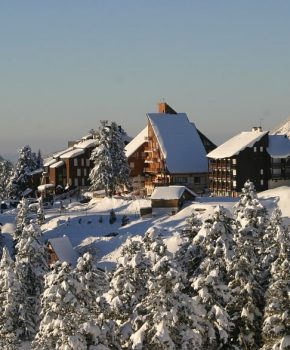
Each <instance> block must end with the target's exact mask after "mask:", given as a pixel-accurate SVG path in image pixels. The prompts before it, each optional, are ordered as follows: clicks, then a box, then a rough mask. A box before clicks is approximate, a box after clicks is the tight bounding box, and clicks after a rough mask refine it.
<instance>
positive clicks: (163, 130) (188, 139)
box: [144, 103, 215, 194]
mask: <svg viewBox="0 0 290 350" xmlns="http://www.w3.org/2000/svg"><path fill="white" fill-rule="evenodd" d="M147 117H148V138H147V145H146V147H145V154H146V158H145V169H144V173H145V178H146V180H145V187H146V189H147V193H148V194H150V193H152V191H153V189H154V187H156V186H167V185H182V186H187V187H188V188H190V189H192V190H194V191H195V192H197V193H202V192H204V191H205V189H207V187H208V162H207V158H206V153H207V151H208V150H212V149H214V148H215V145H214V144H213V143H212V142H211V141H210V140H209V139H208V138H206V137H205V136H204V135H203V134H202V133H200V132H199V131H198V129H197V128H196V126H195V124H194V123H192V122H190V121H189V120H188V117H187V115H186V114H185V113H177V112H175V111H174V110H173V109H172V108H171V107H170V106H168V105H167V104H166V103H160V104H159V113H148V114H147Z"/></svg>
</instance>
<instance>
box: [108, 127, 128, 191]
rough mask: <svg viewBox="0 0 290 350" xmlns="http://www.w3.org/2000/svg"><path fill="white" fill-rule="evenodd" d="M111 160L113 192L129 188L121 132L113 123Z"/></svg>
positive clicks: (126, 161)
mask: <svg viewBox="0 0 290 350" xmlns="http://www.w3.org/2000/svg"><path fill="white" fill-rule="evenodd" d="M110 151H111V159H112V163H113V181H114V190H115V191H117V190H123V189H130V188H131V181H130V167H129V163H128V160H127V157H126V154H125V144H124V139H123V135H122V132H121V130H120V128H119V127H118V125H117V124H116V123H115V122H112V123H111V147H110Z"/></svg>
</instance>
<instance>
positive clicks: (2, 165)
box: [0, 156, 13, 200]
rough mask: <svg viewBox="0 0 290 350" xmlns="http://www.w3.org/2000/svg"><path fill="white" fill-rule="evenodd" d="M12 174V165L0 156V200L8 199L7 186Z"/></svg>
mask: <svg viewBox="0 0 290 350" xmlns="http://www.w3.org/2000/svg"><path fill="white" fill-rule="evenodd" d="M12 172H13V165H12V163H11V162H9V161H8V160H6V159H4V158H2V157H1V156H0V200H3V199H5V198H8V188H7V187H8V184H9V182H10V178H11V176H12Z"/></svg>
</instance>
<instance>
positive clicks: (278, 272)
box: [262, 225, 290, 350]
mask: <svg viewBox="0 0 290 350" xmlns="http://www.w3.org/2000/svg"><path fill="white" fill-rule="evenodd" d="M276 238H277V241H278V248H279V251H278V257H277V258H276V260H275V261H274V262H273V263H272V267H271V279H270V285H269V288H268V290H267V292H266V297H265V299H266V307H265V311H264V317H263V326H262V339H263V342H264V346H263V347H262V350H288V349H290V308H289V305H290V233H289V230H284V229H283V227H282V226H281V225H280V226H279V229H277V237H276Z"/></svg>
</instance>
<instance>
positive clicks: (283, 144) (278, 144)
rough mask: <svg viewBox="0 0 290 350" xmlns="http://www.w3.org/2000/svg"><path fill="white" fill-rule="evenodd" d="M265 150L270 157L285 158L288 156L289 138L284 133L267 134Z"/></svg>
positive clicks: (289, 153)
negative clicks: (267, 141) (267, 142)
mask: <svg viewBox="0 0 290 350" xmlns="http://www.w3.org/2000/svg"><path fill="white" fill-rule="evenodd" d="M267 152H268V153H269V155H270V156H271V157H272V158H287V157H289V156H290V140H289V138H288V137H287V136H286V135H269V146H268V147H267Z"/></svg>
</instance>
